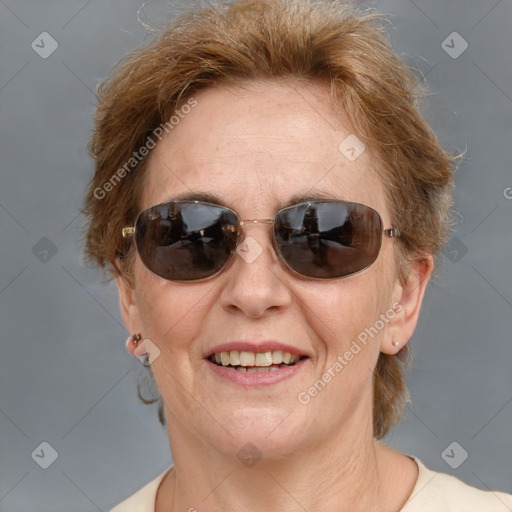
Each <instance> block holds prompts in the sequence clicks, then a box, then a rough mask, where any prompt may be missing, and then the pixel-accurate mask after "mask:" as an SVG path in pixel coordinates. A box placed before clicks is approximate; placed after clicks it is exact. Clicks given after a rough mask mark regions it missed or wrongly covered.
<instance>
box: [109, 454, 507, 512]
mask: <svg viewBox="0 0 512 512" xmlns="http://www.w3.org/2000/svg"><path fill="white" fill-rule="evenodd" d="M411 458H412V459H413V460H414V461H415V462H416V464H418V468H419V474H418V480H417V481H416V485H415V486H414V489H413V491H412V493H411V495H410V497H409V499H408V500H407V502H406V504H405V505H404V506H403V507H402V509H401V510H400V512H512V495H511V494H505V493H503V492H496V491H482V490H481V489H477V488H476V487H471V486H470V485H467V484H465V483H464V482H462V481H461V480H459V479H458V478H455V477H454V476H450V475H446V474H444V473H436V472H435V471H431V470H430V469H428V468H426V467H425V466H424V465H423V463H422V462H421V461H420V460H419V459H418V458H416V457H411ZM171 469H172V466H171V467H170V468H169V469H167V470H166V471H164V472H163V473H162V474H161V475H159V476H158V477H156V478H155V479H154V480H152V481H151V482H149V484H147V485H145V486H144V487H143V488H142V489H140V490H139V491H137V492H136V493H135V494H134V495H132V496H131V497H130V498H128V499H127V500H125V501H123V502H122V503H120V504H119V505H117V506H116V507H114V508H113V509H112V510H111V512H154V510H155V499H156V493H157V491H158V487H159V485H160V483H161V482H162V480H163V479H164V477H165V475H166V474H167V473H168V472H169V471H170V470H171Z"/></svg>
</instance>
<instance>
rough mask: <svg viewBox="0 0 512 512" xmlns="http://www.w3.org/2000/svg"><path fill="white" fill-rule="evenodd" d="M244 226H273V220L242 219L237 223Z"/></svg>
mask: <svg viewBox="0 0 512 512" xmlns="http://www.w3.org/2000/svg"><path fill="white" fill-rule="evenodd" d="M246 224H274V219H244V220H241V221H240V223H239V225H240V226H245V225H246Z"/></svg>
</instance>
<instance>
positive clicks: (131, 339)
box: [126, 333, 142, 346]
mask: <svg viewBox="0 0 512 512" xmlns="http://www.w3.org/2000/svg"><path fill="white" fill-rule="evenodd" d="M141 340H142V334H140V333H137V334H133V335H132V336H130V337H129V338H128V340H127V341H126V345H128V344H129V343H133V344H134V345H135V346H137V345H138V344H139V343H140V342H141Z"/></svg>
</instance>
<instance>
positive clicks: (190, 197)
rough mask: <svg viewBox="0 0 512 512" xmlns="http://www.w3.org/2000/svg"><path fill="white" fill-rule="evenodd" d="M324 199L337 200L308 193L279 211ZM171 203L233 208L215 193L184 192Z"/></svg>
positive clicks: (323, 193)
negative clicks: (183, 202) (206, 204)
mask: <svg viewBox="0 0 512 512" xmlns="http://www.w3.org/2000/svg"><path fill="white" fill-rule="evenodd" d="M323 199H337V198H335V197H333V195H332V194H329V193H327V192H321V191H315V192H313V191H308V192H305V193H302V194H295V195H293V196H292V197H290V198H289V199H288V200H287V201H285V202H283V204H280V205H279V207H278V209H281V208H286V207H287V206H292V205H294V204H298V203H304V202H307V201H315V200H323ZM169 200H170V201H202V202H205V203H212V204H216V205H218V206H227V207H228V208H231V206H230V205H229V204H228V202H227V201H225V200H223V199H222V197H221V196H219V195H217V194H215V193H214V192H199V191H197V192H192V191H191V192H183V193H181V194H178V195H177V196H174V197H173V198H171V199H169Z"/></svg>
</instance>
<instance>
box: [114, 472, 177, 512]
mask: <svg viewBox="0 0 512 512" xmlns="http://www.w3.org/2000/svg"><path fill="white" fill-rule="evenodd" d="M171 469H172V466H171V467H170V468H168V469H166V470H165V471H164V472H163V473H162V474H160V475H158V476H157V477H156V478H155V479H154V480H151V482H149V483H148V484H146V485H145V486H144V487H142V488H141V489H139V490H138V491H137V492H136V493H135V494H132V495H131V496H130V497H129V498H127V499H126V500H124V501H122V502H121V503H119V504H118V505H116V506H115V507H114V508H113V509H111V511H110V512H154V510H155V500H156V494H157V492H158V488H159V487H160V484H161V483H162V481H163V479H164V478H165V475H166V474H167V473H168V472H169V471H170V470H171Z"/></svg>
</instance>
